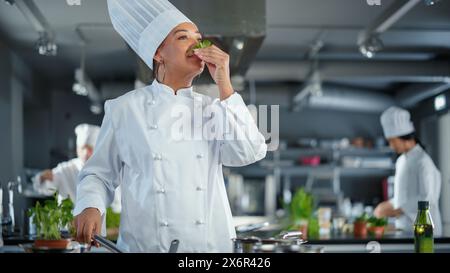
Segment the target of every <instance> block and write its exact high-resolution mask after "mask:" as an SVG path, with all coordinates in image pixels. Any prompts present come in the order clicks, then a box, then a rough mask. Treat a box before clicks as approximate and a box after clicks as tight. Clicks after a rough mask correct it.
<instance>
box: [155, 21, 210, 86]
mask: <svg viewBox="0 0 450 273" xmlns="http://www.w3.org/2000/svg"><path fill="white" fill-rule="evenodd" d="M201 39H202V35H201V34H200V32H199V30H198V28H197V27H196V26H195V25H194V24H192V23H182V24H179V25H178V26H177V27H175V28H174V29H173V30H172V31H171V32H170V33H169V35H168V36H167V37H166V39H165V40H164V42H163V43H162V44H161V46H160V47H159V48H158V50H157V51H156V54H155V57H154V59H155V61H156V62H158V63H161V62H163V65H160V66H164V68H163V69H165V73H170V74H171V75H182V76H188V77H192V78H194V77H195V76H197V75H199V74H200V73H202V72H203V69H204V68H205V63H204V62H203V61H201V60H200V59H199V58H198V57H197V56H195V55H191V56H190V54H188V53H189V52H190V49H192V48H193V47H194V46H195V45H196V44H197V43H198V42H199V41H201ZM158 74H159V72H158Z"/></svg>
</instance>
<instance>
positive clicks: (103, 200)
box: [74, 101, 121, 215]
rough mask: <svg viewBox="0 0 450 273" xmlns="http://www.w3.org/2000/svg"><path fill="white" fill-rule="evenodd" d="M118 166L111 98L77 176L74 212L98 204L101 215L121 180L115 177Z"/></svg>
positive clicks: (118, 170)
mask: <svg viewBox="0 0 450 273" xmlns="http://www.w3.org/2000/svg"><path fill="white" fill-rule="evenodd" d="M120 169H121V160H120V156H119V151H118V146H117V142H116V139H115V135H114V125H113V121H112V119H111V113H110V102H109V101H107V102H106V103H105V116H104V118H103V122H102V126H101V129H100V133H99V136H98V139H97V143H96V145H95V149H94V153H93V155H92V156H91V157H90V158H89V160H88V161H87V162H86V164H85V165H84V167H83V169H82V170H81V172H80V174H79V176H78V178H79V179H78V185H77V200H76V203H75V209H74V215H78V214H80V213H81V212H82V211H83V210H84V209H86V208H97V209H98V210H99V211H100V212H101V214H102V215H103V214H104V213H105V211H106V208H107V207H108V206H109V205H110V204H111V203H112V201H113V200H114V191H115V189H116V188H117V187H118V186H119V185H118V183H119V181H120V180H119V179H117V178H118V177H119V173H120Z"/></svg>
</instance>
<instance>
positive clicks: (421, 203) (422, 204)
mask: <svg viewBox="0 0 450 273" xmlns="http://www.w3.org/2000/svg"><path fill="white" fill-rule="evenodd" d="M418 207H419V210H425V209H429V208H430V203H429V202H428V201H419V202H418Z"/></svg>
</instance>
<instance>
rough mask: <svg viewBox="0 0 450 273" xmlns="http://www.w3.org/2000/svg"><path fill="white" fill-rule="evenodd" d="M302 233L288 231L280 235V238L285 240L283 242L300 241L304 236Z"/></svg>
mask: <svg viewBox="0 0 450 273" xmlns="http://www.w3.org/2000/svg"><path fill="white" fill-rule="evenodd" d="M302 234H303V233H302V232H301V231H287V232H282V233H281V234H280V237H281V238H282V239H283V240H286V239H294V238H295V239H299V238H301V236H302Z"/></svg>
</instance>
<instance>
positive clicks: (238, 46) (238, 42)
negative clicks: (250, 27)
mask: <svg viewBox="0 0 450 273" xmlns="http://www.w3.org/2000/svg"><path fill="white" fill-rule="evenodd" d="M233 46H234V47H235V48H236V49H237V50H239V51H240V50H242V49H244V41H243V40H242V39H234V41H233Z"/></svg>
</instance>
